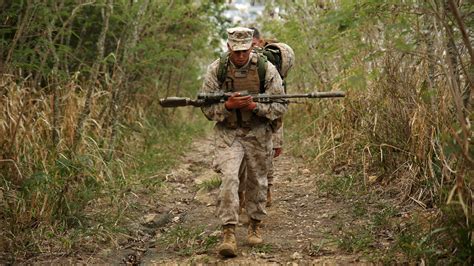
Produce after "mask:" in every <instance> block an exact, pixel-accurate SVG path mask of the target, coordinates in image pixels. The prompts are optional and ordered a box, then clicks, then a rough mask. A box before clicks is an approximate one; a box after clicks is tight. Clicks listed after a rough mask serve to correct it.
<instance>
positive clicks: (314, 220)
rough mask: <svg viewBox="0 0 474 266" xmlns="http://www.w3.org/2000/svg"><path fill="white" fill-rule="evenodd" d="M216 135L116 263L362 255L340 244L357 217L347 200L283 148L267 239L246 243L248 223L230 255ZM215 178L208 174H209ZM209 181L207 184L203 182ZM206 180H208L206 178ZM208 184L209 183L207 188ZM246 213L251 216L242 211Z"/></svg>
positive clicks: (170, 185) (183, 168) (194, 154)
mask: <svg viewBox="0 0 474 266" xmlns="http://www.w3.org/2000/svg"><path fill="white" fill-rule="evenodd" d="M211 151H212V148H211V139H210V138H206V139H204V140H199V141H196V142H195V143H194V144H193V146H192V151H190V152H189V153H188V155H187V156H186V157H184V158H183V160H182V164H181V165H179V166H178V167H177V168H176V170H175V171H173V172H172V173H169V174H168V175H167V182H166V183H167V187H166V189H164V191H165V192H164V194H163V195H162V197H161V198H162V200H163V201H162V204H161V205H160V206H157V207H156V208H155V209H151V210H150V212H149V213H148V214H147V215H146V216H145V217H144V219H143V221H137V224H138V223H140V225H139V226H137V227H138V228H141V229H140V230H142V231H143V233H142V238H141V239H139V240H136V241H134V242H131V243H127V244H126V245H123V246H122V250H121V251H120V253H119V255H117V254H114V255H113V256H109V257H108V259H105V261H107V262H113V263H129V264H135V263H145V264H166V263H176V262H178V263H217V262H218V263H232V264H234V263H238V264H253V263H258V264H261V263H288V262H296V263H325V262H332V263H334V262H337V263H353V262H360V260H361V258H360V256H359V255H357V254H350V253H347V252H343V251H341V250H339V249H338V244H337V243H338V242H337V236H338V234H339V233H340V231H341V229H342V228H344V227H347V226H349V227H350V225H351V223H353V222H355V221H354V220H353V215H352V214H351V213H350V212H351V208H348V207H347V206H346V205H345V203H344V202H343V201H339V200H335V199H331V197H327V196H325V195H324V194H325V193H321V192H320V190H319V188H318V185H317V183H318V180H319V179H321V178H328V177H326V176H323V175H320V174H318V173H313V172H311V171H310V170H308V169H306V168H305V166H304V162H302V161H301V160H299V159H296V158H293V157H290V156H288V155H287V154H283V155H282V156H280V157H279V158H278V159H277V160H276V162H275V169H276V173H277V174H276V182H275V185H274V204H273V206H272V207H270V208H269V209H268V210H267V211H268V218H267V219H266V220H265V221H264V231H263V232H264V240H265V242H264V243H265V244H263V245H261V246H259V247H253V248H252V247H250V246H248V245H247V244H246V232H247V231H246V225H245V224H243V223H241V224H239V226H238V228H237V241H238V247H239V256H237V257H236V258H232V259H223V258H221V257H219V255H218V254H217V253H216V250H215V249H216V246H217V243H218V242H219V241H220V226H219V220H218V218H217V217H216V215H215V213H216V206H215V202H216V198H217V193H218V189H217V188H213V189H209V187H212V184H213V181H209V180H212V178H215V174H214V172H213V171H212V169H211V160H212V156H211ZM206 180H207V181H206ZM202 182H204V184H207V186H206V185H203V183H202ZM199 184H200V185H199ZM206 187H207V188H206ZM242 219H243V220H244V222H245V220H246V217H244V216H243V217H242Z"/></svg>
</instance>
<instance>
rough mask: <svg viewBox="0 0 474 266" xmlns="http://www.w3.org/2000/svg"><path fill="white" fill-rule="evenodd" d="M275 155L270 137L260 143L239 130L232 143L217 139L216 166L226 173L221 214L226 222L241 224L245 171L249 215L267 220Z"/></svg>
mask: <svg viewBox="0 0 474 266" xmlns="http://www.w3.org/2000/svg"><path fill="white" fill-rule="evenodd" d="M238 130H240V129H238ZM271 155H272V149H271V139H270V138H268V141H266V142H265V143H260V142H259V141H258V140H257V138H256V137H255V136H253V135H251V134H246V133H245V132H238V134H237V135H236V137H235V139H234V141H233V142H232V144H231V145H230V146H228V145H227V144H226V143H225V142H224V141H223V140H222V139H216V147H215V155H214V156H215V157H214V166H215V168H216V170H217V171H218V172H220V173H222V184H221V187H220V192H219V199H218V209H217V213H218V216H219V218H220V219H221V221H222V224H237V223H238V210H239V195H238V191H239V184H240V178H239V177H240V174H241V173H242V172H243V171H245V176H246V180H245V182H244V183H243V184H244V189H245V191H246V197H245V207H246V212H247V215H248V216H249V217H250V218H252V219H256V220H263V219H264V217H265V216H266V214H267V213H266V211H265V204H266V197H267V188H268V183H267V174H268V169H269V167H270V163H271Z"/></svg>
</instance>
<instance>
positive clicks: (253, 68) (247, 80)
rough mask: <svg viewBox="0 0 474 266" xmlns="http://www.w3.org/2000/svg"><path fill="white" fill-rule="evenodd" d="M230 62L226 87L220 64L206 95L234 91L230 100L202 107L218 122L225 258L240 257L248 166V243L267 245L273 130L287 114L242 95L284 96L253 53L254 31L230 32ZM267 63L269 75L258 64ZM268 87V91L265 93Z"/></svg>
mask: <svg viewBox="0 0 474 266" xmlns="http://www.w3.org/2000/svg"><path fill="white" fill-rule="evenodd" d="M227 34H228V40H227V47H228V50H229V52H228V57H227V60H226V62H224V63H225V64H226V68H225V69H224V71H225V72H226V73H225V75H226V77H225V81H224V82H221V81H220V80H221V79H220V78H219V77H220V73H218V72H219V71H218V70H219V69H220V68H219V64H220V61H222V60H223V59H222V58H221V59H220V60H216V61H214V62H213V63H212V64H211V65H210V66H209V68H208V70H207V73H206V75H205V77H204V83H203V86H202V89H201V92H205V93H212V92H234V93H233V94H232V96H231V97H229V98H228V100H227V101H225V102H223V103H216V104H212V105H210V106H205V107H202V108H201V109H202V111H203V113H204V115H205V116H206V117H207V118H208V119H209V120H213V121H216V122H217V123H216V125H215V127H214V131H215V151H214V152H215V154H214V162H213V164H214V167H215V169H216V171H217V172H219V173H221V178H222V184H221V187H220V192H219V201H218V210H217V212H218V216H219V218H220V220H221V222H222V225H223V241H222V243H221V244H220V245H219V247H218V252H219V254H220V255H222V256H224V257H233V256H236V255H237V243H236V239H235V226H236V224H237V222H238V211H239V196H238V188H239V169H240V168H241V166H242V165H243V164H245V165H246V176H247V181H246V187H245V190H246V211H247V215H248V216H249V218H250V222H249V227H248V234H247V241H248V243H249V244H250V245H256V244H260V243H262V242H263V238H262V235H261V221H262V220H263V219H264V217H265V216H266V211H265V201H266V194H267V187H268V185H267V174H268V169H269V166H270V163H271V156H272V143H271V134H272V129H271V126H270V121H273V120H275V119H277V118H280V117H281V116H282V115H283V114H284V113H285V112H286V110H287V106H286V105H285V104H281V103H277V102H273V103H256V102H254V101H253V100H252V97H251V96H244V97H242V96H240V94H239V91H243V90H246V91H249V92H251V93H259V92H261V91H262V89H263V90H264V91H265V93H267V94H283V93H284V91H283V85H282V79H281V77H280V75H279V74H278V71H277V70H276V68H275V67H274V66H273V65H272V64H271V63H268V62H266V61H264V60H262V59H260V57H259V55H257V53H255V52H254V51H253V49H252V36H253V31H252V30H251V29H248V28H243V27H237V28H230V29H228V30H227ZM259 63H260V64H262V63H263V64H265V65H264V66H265V75H264V76H263V77H260V76H261V74H260V73H259V71H257V70H258V67H257V66H258V64H259ZM262 87H263V88H262Z"/></svg>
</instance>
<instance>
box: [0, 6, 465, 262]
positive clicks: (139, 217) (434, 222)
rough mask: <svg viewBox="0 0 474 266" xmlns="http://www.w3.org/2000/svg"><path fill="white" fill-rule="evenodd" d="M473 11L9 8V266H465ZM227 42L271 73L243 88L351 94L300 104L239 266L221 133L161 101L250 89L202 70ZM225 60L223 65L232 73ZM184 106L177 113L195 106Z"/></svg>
mask: <svg viewBox="0 0 474 266" xmlns="http://www.w3.org/2000/svg"><path fill="white" fill-rule="evenodd" d="M473 11H474V2H473V1H468V0H443V1H435V0H430V1H425V0H410V1H399V0H385V1H374V0H358V1H347V0H317V1H316V0H315V1H307V0H305V1H303V0H295V1H282V0H273V1H262V0H248V1H246V0H235V1H222V0H220V1H215V0H201V1H163V0H156V1H155V0H154V1H150V0H142V1H127V0H100V1H98V0H94V1H92V0H91V1H65V0H57V1H0V264H35V263H44V264H51V263H55V264H67V263H69V264H71V263H72V264H76V263H106V264H108V263H114V264H119V263H127V264H138V263H143V264H153V263H156V264H166V263H170V264H172V263H176V262H182V263H184V264H190V263H193V262H199V263H213V262H216V263H228V264H234V263H235V264H237V263H242V264H247V263H248V264H259V263H277V264H278V263H280V264H287V263H301V264H305V263H324V262H328V263H341V264H346V263H362V264H363V263H367V264H371V263H372V264H420V265H426V264H432V265H439V264H441V265H444V264H446V265H452V264H455V265H473V264H474V252H473V250H474V230H473V229H474V223H473V221H474V153H473V147H474V145H473V139H474V131H473V130H472V125H473V119H474V115H473V110H472V107H473V100H474V99H473V98H474V93H473V88H474V86H473V84H474V47H473V36H474V31H473V30H474V16H473V15H472V14H473ZM236 27H239V29H238V30H235V28H236ZM240 27H245V29H242V28H240ZM250 27H255V28H257V29H258V30H259V33H260V34H259V35H260V37H259V39H258V38H257V36H254V32H255V31H252V30H250ZM232 28H234V30H232V31H233V33H231V34H234V35H235V36H234V37H235V39H234V40H235V41H236V42H235V43H234V46H233V47H234V48H235V49H239V50H240V49H241V48H242V47H243V46H245V47H247V45H249V44H250V39H252V42H253V43H254V44H255V45H256V46H262V47H260V48H261V49H259V51H260V52H261V54H264V55H265V57H266V58H267V59H268V60H270V62H274V63H275V65H276V67H277V69H278V71H279V72H278V73H277V71H276V70H275V69H273V70H269V72H264V71H262V70H265V69H264V68H262V66H265V64H259V63H258V62H265V61H264V60H263V61H259V60H258V59H257V60H256V61H255V60H252V61H251V62H253V63H256V64H257V65H255V66H256V67H255V68H252V72H251V75H250V77H253V78H252V82H251V83H246V82H237V83H233V84H234V85H236V87H235V88H236V89H239V90H240V89H244V88H243V86H244V85H245V86H247V85H249V84H250V85H251V86H249V87H251V89H249V90H248V91H257V90H258V91H261V89H268V88H265V86H264V85H265V83H271V82H272V80H273V82H274V83H278V82H275V81H276V80H277V79H275V78H272V79H270V80H268V81H265V82H260V81H263V79H260V75H262V78H263V77H264V76H263V74H265V73H269V74H271V72H273V74H275V75H274V77H277V75H280V76H281V77H283V78H284V80H285V84H286V91H287V93H288V94H307V93H311V92H322V93H335V92H338V91H340V92H341V94H339V95H343V94H344V95H345V97H343V98H342V97H339V98H337V99H306V100H305V99H301V98H298V99H292V100H291V101H292V103H290V105H289V108H288V111H287V112H286V113H285V114H284V115H283V133H284V134H283V136H284V137H283V146H282V148H283V154H282V155H281V156H280V157H278V158H276V159H275V167H276V170H275V175H276V179H275V180H276V181H275V185H274V203H273V205H272V206H271V207H269V208H268V215H267V218H266V219H265V220H264V224H263V226H264V228H263V231H262V233H263V237H264V240H265V242H264V243H263V244H261V245H257V246H256V247H250V246H249V245H247V244H246V221H247V217H246V216H245V215H243V216H242V217H241V218H242V219H241V220H240V224H239V225H238V226H237V229H236V232H237V241H238V254H237V255H238V256H236V257H235V258H232V259H225V260H224V259H223V258H222V257H220V256H218V255H217V253H216V248H217V247H218V245H219V242H220V241H221V230H222V229H221V228H220V225H219V219H218V217H216V198H217V193H218V187H219V184H220V182H221V180H220V179H219V177H218V176H217V175H216V174H215V173H214V171H213V170H212V167H211V160H212V150H213V148H212V145H211V143H212V142H213V139H212V135H211V133H212V125H213V123H212V122H210V121H208V120H207V119H206V118H205V116H204V115H203V113H202V111H201V110H200V109H199V108H196V107H190V106H188V107H177V108H163V106H162V105H160V103H162V102H160V99H163V98H168V99H169V98H170V97H171V96H176V97H179V98H191V99H196V98H197V94H198V92H199V90H200V89H201V88H206V87H207V89H210V90H208V92H211V91H215V89H216V88H217V87H215V86H214V88H211V87H212V84H215V82H213V81H215V80H214V78H217V81H219V82H222V81H226V79H227V78H229V77H230V76H229V75H237V76H241V75H244V76H245V75H246V73H247V72H246V71H242V72H240V71H239V72H238V73H237V72H235V71H227V73H226V71H216V73H218V74H217V76H216V77H214V74H213V73H214V72H213V71H209V73H210V74H212V76H209V75H207V74H206V69H208V68H207V67H208V66H209V65H210V64H211V63H212V62H213V61H215V60H216V59H219V58H221V56H222V55H223V53H224V52H226V50H227V46H225V41H226V38H227V36H228V30H230V29H232ZM250 32H251V34H252V36H251V37H252V38H250ZM246 36H247V37H248V38H247V37H246ZM253 37H256V39H258V41H257V40H253ZM242 38H243V39H242ZM238 40H244V41H243V42H240V41H238ZM223 44H224V45H223ZM244 44H245V45H244ZM283 44H284V45H283ZM240 45H242V47H240ZM239 47H240V48H239ZM249 47H250V46H249ZM242 49H243V48H242ZM242 51H243V50H242ZM245 51H247V54H248V55H250V54H251V51H250V49H247V50H245ZM235 52H237V50H236V51H235ZM241 54H242V55H244V54H246V53H241ZM254 54H255V53H254ZM278 54H280V55H281V56H280V58H279V56H278ZM236 55H237V53H232V54H231V57H232V58H233V59H232V60H237V58H236V57H234V56H236ZM293 55H294V57H293ZM255 56H256V55H252V58H256V57H255ZM242 58H245V57H242ZM259 58H263V57H259ZM272 58H273V59H272ZM222 59H223V60H220V61H219V62H220V63H219V64H217V63H216V64H214V65H213V67H217V69H215V70H225V69H226V68H225V67H226V66H228V67H231V70H232V67H233V66H232V64H227V65H226V63H228V62H227V61H226V60H224V59H227V58H226V57H222ZM290 59H294V60H290ZM242 60H243V59H242ZM271 60H274V61H271ZM244 61H245V60H243V61H242V62H240V61H239V60H237V61H235V62H237V63H238V62H240V63H245V62H244ZM235 62H234V63H235ZM240 63H239V64H236V66H237V65H240ZM209 69H210V70H214V68H209ZM227 70H228V69H227ZM265 71H267V70H265ZM248 73H250V72H248ZM248 73H247V74H248ZM237 76H235V77H237ZM247 76H248V75H247ZM265 76H266V74H265ZM269 76H270V75H269ZM206 77H211V78H208V79H207V78H206ZM257 77H258V79H257ZM230 80H235V79H228V81H230ZM203 84H204V86H203ZM223 84H224V83H223ZM226 85H232V82H227V83H226ZM262 85H263V88H261V86H262ZM282 90H283V88H280V86H279V84H276V85H275V86H274V88H273V89H272V88H270V89H268V91H267V93H268V94H272V93H277V91H278V92H279V93H281V91H282ZM203 91H204V89H203ZM206 95H207V96H206ZM206 95H204V96H206V97H208V98H200V99H198V101H194V102H193V103H195V105H199V104H203V103H204V102H206V101H205V100H204V99H209V97H211V96H213V95H209V94H206ZM204 96H203V95H201V97H204ZM214 96H215V95H214ZM179 98H173V99H175V100H176V101H175V102H174V103H169V104H170V105H172V104H175V105H179V104H180V105H183V104H186V103H191V102H189V101H188V102H187V101H183V100H179ZM265 98H266V99H267V100H270V99H269V98H268V97H265ZM242 99H244V100H242ZM242 99H240V100H242V102H240V103H238V102H239V101H240V100H239V101H234V100H236V98H233V100H230V102H234V103H233V104H232V106H233V107H239V108H244V109H245V110H244V111H245V113H244V115H243V116H241V118H245V120H247V121H244V120H242V121H243V122H247V123H248V125H250V126H252V123H250V122H252V121H250V120H248V119H253V118H254V116H253V115H257V116H258V115H265V114H264V113H265V112H266V111H265V108H261V106H257V104H255V103H251V100H250V97H243V98H242ZM214 100H215V99H214ZM262 100H263V101H265V99H262ZM216 101H217V100H216ZM245 104H247V105H245ZM232 106H231V107H232ZM274 106H279V108H280V114H281V112H282V111H283V109H285V108H284V106H282V105H281V104H280V103H276V104H274ZM228 107H229V106H228ZM257 107H259V108H257ZM229 108H230V107H229ZM204 109H206V108H204ZM209 109H212V108H207V111H208V114H209V112H210V111H211V110H209ZM221 110H223V109H221ZM250 110H252V111H250ZM216 111H219V110H216ZM267 111H269V110H267ZM218 113H219V112H217V113H215V115H216V116H219V115H220V114H218ZM266 115H268V113H267V114H266ZM274 115H275V116H274V117H275V118H276V117H278V116H279V115H278V114H277V113H276V112H274ZM235 117H237V118H238V116H237V113H236V114H235ZM229 120H232V119H229ZM237 121H238V120H237ZM227 122H229V123H230V122H231V121H227ZM255 122H257V124H262V123H263V122H262V121H261V120H255ZM262 125H263V124H262ZM229 126H231V125H229ZM261 132H264V131H261ZM265 132H267V131H265ZM275 143H276V142H275ZM255 150H257V151H258V150H259V149H255ZM257 153H258V152H257ZM256 155H257V154H256V153H255V154H253V155H252V154H250V155H249V156H250V158H252V157H254V156H256ZM255 158H257V157H255ZM223 161H224V160H223ZM250 168H253V169H254V170H256V169H257V167H255V165H253V164H251V165H250ZM250 168H249V169H250ZM258 169H260V170H261V168H258ZM252 171H253V170H250V172H252ZM261 188H262V189H263V186H262V187H261ZM261 195H263V191H262V194H261ZM249 198H252V196H251V195H250V197H249ZM256 213H257V214H258V212H254V213H253V214H256ZM254 217H257V215H254ZM232 223H233V222H232ZM251 224H253V225H255V226H254V227H253V228H254V229H255V231H254V233H255V234H254V236H255V237H253V239H254V240H255V241H254V243H258V242H259V241H260V239H259V238H258V234H257V232H256V231H258V230H257V227H256V225H258V222H257V221H253V223H251ZM225 229H227V230H225V231H226V232H227V234H225V235H226V236H228V237H227V242H228V243H231V242H232V239H231V237H232V234H231V233H232V229H233V227H232V225H227V226H226V228H225ZM229 245H230V246H231V247H230V248H229V250H230V252H233V245H232V244H229ZM221 251H224V252H223V253H222V254H224V255H226V252H227V251H226V248H225V245H224V248H222V249H221ZM228 255H233V254H230V253H228Z"/></svg>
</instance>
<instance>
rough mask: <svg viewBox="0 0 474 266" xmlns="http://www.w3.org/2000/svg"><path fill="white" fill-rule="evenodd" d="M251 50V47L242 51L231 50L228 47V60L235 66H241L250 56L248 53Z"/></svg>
mask: <svg viewBox="0 0 474 266" xmlns="http://www.w3.org/2000/svg"><path fill="white" fill-rule="evenodd" d="M251 52H252V48H250V49H248V50H244V51H232V49H230V47H229V58H230V61H231V62H232V63H233V64H234V65H235V66H236V67H241V66H244V65H245V64H246V63H247V62H248V61H249V57H250V53H251Z"/></svg>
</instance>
